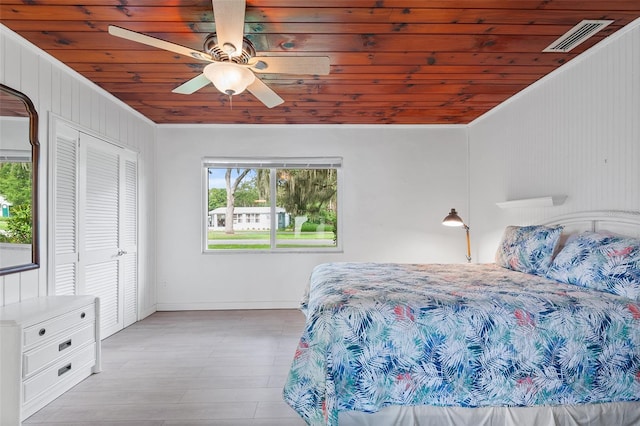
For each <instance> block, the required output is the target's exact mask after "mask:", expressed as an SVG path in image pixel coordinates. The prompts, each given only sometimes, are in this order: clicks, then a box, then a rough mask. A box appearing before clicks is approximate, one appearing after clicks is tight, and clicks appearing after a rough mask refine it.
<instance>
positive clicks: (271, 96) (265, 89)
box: [247, 78, 284, 108]
mask: <svg viewBox="0 0 640 426" xmlns="http://www.w3.org/2000/svg"><path fill="white" fill-rule="evenodd" d="M247 90H248V91H249V92H251V94H253V96H255V97H256V98H258V100H259V101H260V102H262V103H263V104H265V106H266V107H267V108H273V107H274V106H278V105H280V104H281V103H283V102H284V99H282V98H281V97H280V96H278V94H277V93H276V92H274V91H273V90H271V88H270V87H269V86H267V85H266V84H264V83H263V82H262V80H260V79H259V78H256V79H255V80H254V81H253V83H251V84H250V85H249V87H247Z"/></svg>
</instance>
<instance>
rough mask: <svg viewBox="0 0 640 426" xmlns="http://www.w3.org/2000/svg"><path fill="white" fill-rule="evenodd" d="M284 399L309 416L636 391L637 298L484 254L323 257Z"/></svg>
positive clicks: (639, 353)
mask: <svg viewBox="0 0 640 426" xmlns="http://www.w3.org/2000/svg"><path fill="white" fill-rule="evenodd" d="M302 310H303V312H304V313H305V315H306V318H307V320H306V325H305V330H304V332H303V335H302V337H301V339H300V342H299V344H298V348H297V350H296V353H295V356H294V359H293V363H292V366H291V369H290V373H289V376H288V379H287V382H286V385H285V388H284V399H285V401H286V402H287V403H288V404H289V405H291V407H293V408H294V409H295V410H296V411H297V412H298V413H299V414H300V416H302V418H303V419H304V420H305V421H306V422H307V423H308V424H311V425H325V424H326V425H337V422H338V413H339V412H340V411H343V410H358V411H364V412H375V411H378V410H379V409H381V408H382V407H384V406H387V405H392V404H393V405H418V404H427V405H435V406H462V407H479V406H529V405H557V404H585V403H597V402H613V401H638V400H640V306H639V305H638V303H637V302H635V301H632V300H631V299H626V298H624V297H622V296H617V295H613V294H609V293H605V292H599V291H594V290H590V289H585V288H582V287H578V286H573V285H568V284H561V283H558V282H554V281H551V280H548V279H546V278H543V277H539V276H534V275H529V274H523V273H521V272H515V271H511V270H507V269H504V268H501V267H499V266H496V265H493V264H487V265H438V264H430V265H409V264H380V263H328V264H322V265H319V266H317V267H316V268H315V269H314V271H313V273H312V275H311V278H310V282H309V287H308V291H307V295H306V296H305V298H304V300H303V302H302Z"/></svg>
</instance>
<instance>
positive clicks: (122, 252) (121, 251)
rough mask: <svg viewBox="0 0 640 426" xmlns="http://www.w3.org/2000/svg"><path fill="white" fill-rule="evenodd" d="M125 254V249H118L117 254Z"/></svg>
mask: <svg viewBox="0 0 640 426" xmlns="http://www.w3.org/2000/svg"><path fill="white" fill-rule="evenodd" d="M125 254H127V252H126V250H122V249H120V250H118V256H123V255H125Z"/></svg>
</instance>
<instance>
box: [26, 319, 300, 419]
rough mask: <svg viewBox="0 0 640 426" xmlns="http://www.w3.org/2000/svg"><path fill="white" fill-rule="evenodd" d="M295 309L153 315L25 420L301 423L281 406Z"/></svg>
mask: <svg viewBox="0 0 640 426" xmlns="http://www.w3.org/2000/svg"><path fill="white" fill-rule="evenodd" d="M303 325H304V316H303V315H302V313H301V312H299V311H297V310H256V311H189V312H156V313H155V314H153V315H151V316H150V317H148V318H146V319H144V320H142V321H140V322H138V323H136V324H134V325H132V326H130V327H128V328H126V329H125V330H123V331H121V332H119V333H117V334H115V335H113V336H111V337H109V338H107V339H105V340H103V341H102V372H101V373H99V374H94V375H92V376H91V377H89V378H87V379H86V380H84V381H83V382H82V383H80V384H79V385H77V386H76V387H75V388H73V389H72V390H71V391H69V392H67V393H66V394H64V395H62V396H61V397H59V398H58V399H56V400H55V401H53V402H52V403H51V404H49V405H48V406H47V407H45V408H43V409H42V410H40V411H39V412H37V413H36V414H34V415H33V416H31V417H30V418H28V419H27V420H26V421H25V424H37V425H41V426H42V425H52V426H54V425H55V426H60V425H65V426H80V425H87V426H88V425H91V426H106V425H109V426H115V425H127V426H190V425H223V426H226V425H238V426H239V425H242V426H251V425H273V426H289V425H297V426H301V425H305V423H304V421H302V419H301V418H300V417H299V416H298V415H297V414H296V413H295V412H294V411H293V410H292V409H291V408H290V407H289V406H288V405H286V404H285V403H284V402H283V400H282V388H283V386H284V382H285V379H286V375H287V371H288V368H289V365H290V363H291V360H292V359H293V355H294V352H295V349H296V345H297V343H298V338H299V337H300V335H301V333H302V328H303Z"/></svg>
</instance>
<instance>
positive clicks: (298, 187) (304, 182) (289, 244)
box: [276, 169, 338, 248]
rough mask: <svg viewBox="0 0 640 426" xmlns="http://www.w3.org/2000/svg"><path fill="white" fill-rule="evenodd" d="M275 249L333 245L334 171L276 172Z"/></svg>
mask: <svg viewBox="0 0 640 426" xmlns="http://www.w3.org/2000/svg"><path fill="white" fill-rule="evenodd" d="M276 176H277V181H276V191H277V202H276V205H277V208H276V212H277V214H278V232H277V235H276V247H277V248H300V247H308V248H320V247H336V245H337V232H336V229H337V228H336V227H337V214H336V213H337V208H338V206H337V189H338V185H337V183H338V179H337V170H336V169H277V170H276Z"/></svg>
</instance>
